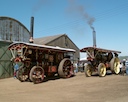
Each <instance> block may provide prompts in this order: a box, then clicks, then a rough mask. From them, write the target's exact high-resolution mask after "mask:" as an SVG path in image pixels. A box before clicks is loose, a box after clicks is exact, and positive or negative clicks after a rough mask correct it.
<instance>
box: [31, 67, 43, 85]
mask: <svg viewBox="0 0 128 102" xmlns="http://www.w3.org/2000/svg"><path fill="white" fill-rule="evenodd" d="M29 77H30V80H31V81H32V82H33V83H34V84H38V83H41V82H43V80H44V69H43V68H42V67H40V66H34V67H33V68H32V69H31V70H30V73H29Z"/></svg>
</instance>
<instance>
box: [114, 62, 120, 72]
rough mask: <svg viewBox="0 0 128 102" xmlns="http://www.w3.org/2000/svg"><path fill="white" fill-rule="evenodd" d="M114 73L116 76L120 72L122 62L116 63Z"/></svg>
mask: <svg viewBox="0 0 128 102" xmlns="http://www.w3.org/2000/svg"><path fill="white" fill-rule="evenodd" d="M114 72H115V73H116V74H118V73H119V72H120V62H114Z"/></svg>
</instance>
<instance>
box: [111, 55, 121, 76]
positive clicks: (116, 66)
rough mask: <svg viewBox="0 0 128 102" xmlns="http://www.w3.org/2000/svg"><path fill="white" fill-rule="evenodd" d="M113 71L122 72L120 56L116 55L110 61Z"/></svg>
mask: <svg viewBox="0 0 128 102" xmlns="http://www.w3.org/2000/svg"><path fill="white" fill-rule="evenodd" d="M110 67H111V71H112V72H113V73H115V74H119V72H120V60H119V58H118V57H115V58H113V59H112V60H111V62H110Z"/></svg>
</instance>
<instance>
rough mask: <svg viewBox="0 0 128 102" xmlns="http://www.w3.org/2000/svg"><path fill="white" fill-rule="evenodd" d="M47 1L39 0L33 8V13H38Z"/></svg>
mask: <svg viewBox="0 0 128 102" xmlns="http://www.w3.org/2000/svg"><path fill="white" fill-rule="evenodd" d="M45 2H46V0H38V1H37V2H36V3H35V5H34V6H33V8H32V15H35V13H37V12H38V11H39V10H40V9H41V7H42V6H43V4H45Z"/></svg>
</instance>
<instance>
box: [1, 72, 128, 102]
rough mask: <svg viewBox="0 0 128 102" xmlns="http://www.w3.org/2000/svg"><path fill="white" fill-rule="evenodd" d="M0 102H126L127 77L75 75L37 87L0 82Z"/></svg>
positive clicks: (127, 95) (18, 82)
mask: <svg viewBox="0 0 128 102" xmlns="http://www.w3.org/2000/svg"><path fill="white" fill-rule="evenodd" d="M0 102H128V76H121V75H114V74H112V75H106V76H105V77H99V76H97V75H95V76H92V77H85V75H84V73H81V72H78V73H77V74H76V76H74V77H72V78H69V79H62V78H60V79H57V78H56V79H54V80H53V79H49V80H47V81H45V82H43V83H40V84H33V83H32V82H20V81H19V80H17V79H14V78H7V79H1V80H0Z"/></svg>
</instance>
